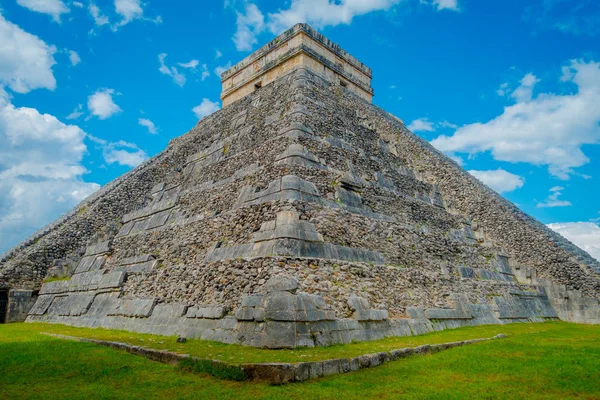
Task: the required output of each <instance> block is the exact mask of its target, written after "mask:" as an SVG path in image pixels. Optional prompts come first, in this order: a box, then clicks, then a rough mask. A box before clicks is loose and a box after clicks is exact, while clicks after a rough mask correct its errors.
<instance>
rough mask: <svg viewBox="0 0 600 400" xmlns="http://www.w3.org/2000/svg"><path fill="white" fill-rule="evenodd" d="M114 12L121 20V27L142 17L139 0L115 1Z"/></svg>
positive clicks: (142, 10) (142, 11) (142, 12)
mask: <svg viewBox="0 0 600 400" xmlns="http://www.w3.org/2000/svg"><path fill="white" fill-rule="evenodd" d="M115 11H116V12H117V14H119V15H120V16H121V17H122V18H123V19H122V20H121V22H120V23H119V24H120V25H121V26H122V25H125V24H128V23H129V22H131V21H133V20H134V19H138V18H142V17H143V16H144V9H143V8H142V5H141V2H140V0H115Z"/></svg>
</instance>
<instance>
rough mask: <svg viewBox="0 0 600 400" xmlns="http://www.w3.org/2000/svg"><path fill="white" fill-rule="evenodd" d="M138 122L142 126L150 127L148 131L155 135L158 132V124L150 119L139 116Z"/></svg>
mask: <svg viewBox="0 0 600 400" xmlns="http://www.w3.org/2000/svg"><path fill="white" fill-rule="evenodd" d="M138 124H140V125H141V126H145V127H146V128H147V129H148V132H149V133H151V134H153V135H154V134H156V133H157V132H158V130H157V129H156V126H155V125H154V122H152V121H150V120H149V119H146V118H139V119H138Z"/></svg>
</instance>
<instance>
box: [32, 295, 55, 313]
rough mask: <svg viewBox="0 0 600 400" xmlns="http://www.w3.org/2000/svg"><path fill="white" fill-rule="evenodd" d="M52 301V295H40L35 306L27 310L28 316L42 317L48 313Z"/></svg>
mask: <svg viewBox="0 0 600 400" xmlns="http://www.w3.org/2000/svg"><path fill="white" fill-rule="evenodd" d="M52 300H54V295H41V296H38V298H37V300H36V302H35V304H34V305H33V307H32V308H31V310H29V315H44V314H46V311H48V307H50V304H52Z"/></svg>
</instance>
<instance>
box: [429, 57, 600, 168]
mask: <svg viewBox="0 0 600 400" xmlns="http://www.w3.org/2000/svg"><path fill="white" fill-rule="evenodd" d="M563 72H564V73H563V77H562V81H564V82H566V83H567V84H571V85H573V86H575V87H576V88H577V91H575V92H574V93H571V94H553V93H541V94H538V95H537V96H536V97H535V98H531V97H530V95H529V93H530V92H529V89H528V88H526V87H531V88H532V87H533V85H534V84H535V83H532V82H533V81H534V80H536V79H535V77H534V76H533V75H531V77H529V78H528V77H527V76H526V77H525V78H527V79H525V78H524V80H523V81H521V86H522V87H520V88H518V89H517V90H516V91H515V92H513V93H517V94H515V95H514V96H513V97H514V98H515V99H516V100H517V102H516V104H514V105H510V106H506V107H505V108H504V112H503V113H502V114H501V115H499V116H498V117H496V118H494V119H492V120H491V121H488V122H485V123H474V124H470V125H465V126H462V127H460V128H459V129H458V130H457V131H456V132H455V133H454V135H452V136H445V135H442V136H439V137H438V138H436V139H435V140H433V141H432V144H433V145H434V146H435V147H437V148H438V149H440V150H441V151H444V152H449V153H456V152H464V153H470V154H476V153H480V152H486V151H490V152H491V154H492V156H493V157H494V158H495V159H496V160H500V161H509V162H526V163H531V164H535V165H547V166H548V169H549V172H550V173H551V174H552V175H554V176H556V177H558V178H561V179H568V178H569V175H570V174H573V168H576V167H579V166H582V165H584V164H586V163H588V162H589V159H588V158H587V157H586V155H585V154H584V153H583V151H582V149H581V146H582V145H584V144H596V143H598V142H599V141H600V107H598V106H597V105H598V104H600V63H597V62H593V61H592V62H584V61H581V60H572V61H570V62H569V64H568V65H567V66H566V67H565V68H564V69H563Z"/></svg>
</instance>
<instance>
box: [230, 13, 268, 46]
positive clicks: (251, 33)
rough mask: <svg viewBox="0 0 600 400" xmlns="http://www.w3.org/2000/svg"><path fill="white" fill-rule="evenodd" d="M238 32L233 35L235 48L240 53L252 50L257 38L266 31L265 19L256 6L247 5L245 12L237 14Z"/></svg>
mask: <svg viewBox="0 0 600 400" xmlns="http://www.w3.org/2000/svg"><path fill="white" fill-rule="evenodd" d="M236 25H237V31H236V32H235V35H233V42H234V43H235V48H236V49H238V50H239V51H248V50H252V46H253V45H254V44H256V43H257V39H256V36H257V35H258V34H260V33H261V32H262V31H263V30H264V29H265V17H264V15H263V14H262V12H261V11H260V10H259V9H258V7H257V6H256V5H255V4H252V3H248V4H246V7H245V10H244V12H238V13H237V20H236Z"/></svg>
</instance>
